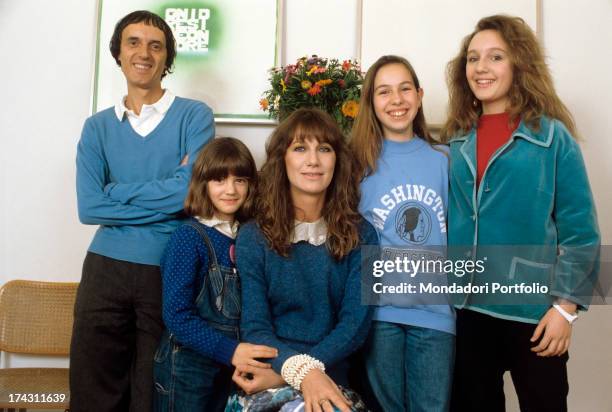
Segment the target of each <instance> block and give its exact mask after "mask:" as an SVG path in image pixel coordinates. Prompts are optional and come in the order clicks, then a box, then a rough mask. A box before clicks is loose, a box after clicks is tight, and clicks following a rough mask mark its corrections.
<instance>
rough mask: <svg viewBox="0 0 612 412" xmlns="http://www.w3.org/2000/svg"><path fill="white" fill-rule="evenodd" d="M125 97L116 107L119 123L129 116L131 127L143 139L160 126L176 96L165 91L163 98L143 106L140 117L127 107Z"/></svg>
mask: <svg viewBox="0 0 612 412" xmlns="http://www.w3.org/2000/svg"><path fill="white" fill-rule="evenodd" d="M126 97H127V96H123V97H122V98H121V100H120V101H119V102H117V104H116V105H115V114H116V115H117V119H119V121H120V122H121V121H123V117H124V116H125V115H127V118H128V120H129V122H130V125H131V126H132V128H133V129H134V131H135V132H136V133H138V134H139V135H140V136H142V137H146V136H147V135H148V134H149V133H151V132H152V131H153V130H154V129H155V128H156V127H157V125H158V124H160V123H161V121H162V120H163V119H164V116H165V115H166V112H167V111H168V109H169V108H170V106H171V105H172V102H174V97H175V96H174V94H172V92H171V91H170V90H167V89H166V90H164V94H163V95H162V97H161V98H160V99H159V100H158V101H156V102H155V103H153V104H143V105H142V108H141V109H140V115H137V114H136V113H134V111H133V110H130V109H128V108H127V107H126V106H125V98H126Z"/></svg>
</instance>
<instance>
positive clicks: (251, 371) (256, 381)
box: [232, 365, 286, 395]
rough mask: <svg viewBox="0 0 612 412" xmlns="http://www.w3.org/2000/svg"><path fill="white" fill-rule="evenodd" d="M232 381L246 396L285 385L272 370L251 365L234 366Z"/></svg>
mask: <svg viewBox="0 0 612 412" xmlns="http://www.w3.org/2000/svg"><path fill="white" fill-rule="evenodd" d="M232 380H233V381H234V382H235V383H236V385H238V386H240V388H242V390H243V391H245V392H246V393H247V395H251V394H253V393H257V392H261V391H264V390H266V389H270V388H276V387H279V386H283V385H286V382H285V381H284V379H283V378H282V377H281V376H280V375H279V374H278V373H276V372H274V370H272V369H270V368H258V367H256V366H251V365H238V366H236V369H235V370H234V375H233V376H232Z"/></svg>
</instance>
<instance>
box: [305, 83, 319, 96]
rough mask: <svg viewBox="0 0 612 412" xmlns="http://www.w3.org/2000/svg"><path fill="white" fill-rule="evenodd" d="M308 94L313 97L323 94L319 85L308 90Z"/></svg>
mask: <svg viewBox="0 0 612 412" xmlns="http://www.w3.org/2000/svg"><path fill="white" fill-rule="evenodd" d="M306 93H308V94H309V95H311V96H314V95H317V94H319V93H321V86H319V85H318V84H315V85H314V86H312V87H311V88H310V89H308V90H306Z"/></svg>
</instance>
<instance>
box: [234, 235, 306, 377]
mask: <svg viewBox="0 0 612 412" xmlns="http://www.w3.org/2000/svg"><path fill="white" fill-rule="evenodd" d="M266 247H267V246H266V244H265V241H264V239H263V238H262V236H261V235H260V236H258V235H257V228H256V226H255V224H254V223H248V224H246V225H244V226H243V227H242V228H241V229H240V232H239V233H238V238H237V239H236V266H237V267H238V271H239V272H240V280H241V282H242V317H241V319H240V332H241V335H242V339H243V340H244V341H246V342H250V343H254V344H260V345H267V346H270V347H273V348H276V349H277V350H278V356H277V357H276V358H274V359H272V360H271V364H272V368H273V369H274V370H275V371H276V372H277V373H279V374H280V373H281V369H282V367H283V363H285V361H286V360H287V359H288V358H290V357H291V356H294V355H298V354H299V353H298V352H297V351H295V350H293V349H292V348H291V347H289V346H288V345H286V344H285V343H283V342H281V341H280V340H279V339H278V338H277V337H276V334H275V333H274V325H273V323H272V314H271V312H270V307H269V304H268V284H267V280H266V276H265V273H264V272H265V248H266Z"/></svg>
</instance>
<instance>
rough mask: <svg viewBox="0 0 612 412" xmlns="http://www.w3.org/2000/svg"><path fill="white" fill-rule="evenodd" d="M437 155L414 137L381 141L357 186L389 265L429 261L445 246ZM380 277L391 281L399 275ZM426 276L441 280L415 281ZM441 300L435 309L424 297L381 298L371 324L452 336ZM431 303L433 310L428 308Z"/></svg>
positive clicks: (444, 187) (442, 159)
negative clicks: (372, 166) (406, 259)
mask: <svg viewBox="0 0 612 412" xmlns="http://www.w3.org/2000/svg"><path fill="white" fill-rule="evenodd" d="M436 149H438V150H436ZM436 149H434V148H432V147H431V146H430V145H429V144H428V143H427V142H426V141H424V140H423V139H421V138H419V137H416V136H415V137H414V138H413V139H411V140H409V141H407V142H394V141H391V140H387V139H385V140H384V141H383V147H382V150H381V154H380V157H379V159H378V162H377V166H376V172H375V173H373V174H372V175H370V176H368V177H366V178H365V179H364V180H363V181H362V183H361V202H360V204H359V211H360V212H361V214H362V215H363V216H364V217H365V218H366V219H367V220H368V221H369V222H370V223H372V225H373V226H374V227H375V228H376V230H377V231H378V234H379V236H380V244H381V249H382V251H383V256H386V257H387V258H388V259H390V260H394V259H395V257H396V256H404V255H406V254H407V252H410V253H413V254H414V255H416V256H422V255H423V254H424V253H426V254H428V255H431V254H432V253H436V252H439V251H440V249H442V248H438V249H437V250H435V249H434V248H432V247H444V246H445V245H446V205H447V199H448V166H449V161H448V156H447V155H446V153H448V150H447V149H448V148H447V147H446V146H438V147H436ZM428 247H429V249H428ZM383 276H388V278H387V279H389V280H391V279H392V278H391V277H397V276H398V275H397V274H396V273H392V274H387V275H383ZM424 276H425V277H424ZM426 276H430V279H433V280H434V281H437V280H439V279H440V278H439V276H440V275H438V274H423V275H422V276H419V277H418V278H417V279H420V280H424V279H426ZM433 277H438V278H436V279H434V278H433ZM442 300H443V301H444V303H445V304H437V303H439V300H437V299H434V298H431V297H429V298H428V297H427V296H413V295H404V296H400V295H394V296H387V295H385V296H383V298H382V300H381V301H380V302H382V305H381V306H380V307H377V308H376V310H375V312H374V320H378V321H386V322H393V323H401V324H405V325H414V326H420V327H425V328H430V329H436V330H440V331H443V332H448V333H453V334H454V333H455V314H454V311H453V308H452V306H451V305H450V304H446V298H445V297H444V296H443V297H442ZM434 301H435V303H436V304H427V303H434ZM397 302H401V307H400V306H399V305H398V304H397ZM411 302H412V303H411Z"/></svg>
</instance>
